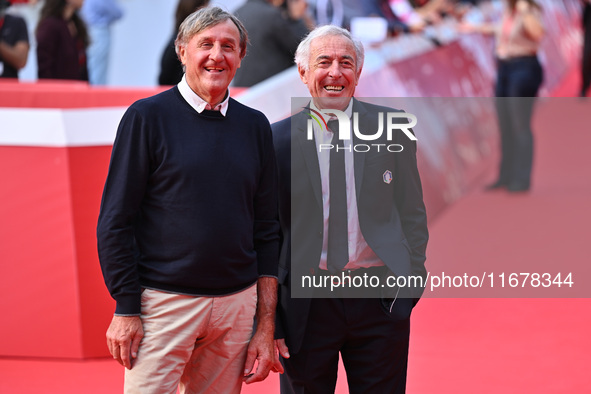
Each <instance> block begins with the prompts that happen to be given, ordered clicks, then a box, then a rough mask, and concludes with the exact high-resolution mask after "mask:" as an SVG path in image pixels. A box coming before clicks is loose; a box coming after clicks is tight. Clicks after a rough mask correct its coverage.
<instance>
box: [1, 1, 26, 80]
mask: <svg viewBox="0 0 591 394" xmlns="http://www.w3.org/2000/svg"><path fill="white" fill-rule="evenodd" d="M8 7H10V1H8V0H0V78H18V70H20V69H21V68H23V67H25V65H26V64H27V58H28V57H29V33H28V31H27V24H26V22H25V20H24V19H23V18H21V17H19V16H15V15H10V14H7V13H6V9H7V8H8Z"/></svg>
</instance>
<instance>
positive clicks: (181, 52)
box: [179, 45, 187, 65]
mask: <svg viewBox="0 0 591 394" xmlns="http://www.w3.org/2000/svg"><path fill="white" fill-rule="evenodd" d="M186 55H187V51H186V50H185V46H184V45H181V46H180V47H179V60H180V61H181V63H182V64H183V65H185V57H186Z"/></svg>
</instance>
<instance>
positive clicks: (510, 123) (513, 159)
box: [495, 56, 543, 187]
mask: <svg viewBox="0 0 591 394" xmlns="http://www.w3.org/2000/svg"><path fill="white" fill-rule="evenodd" d="M542 80H543V71H542V67H541V65H540V63H539V61H538V59H537V57H536V56H527V57H521V58H515V59H510V60H499V61H498V75H497V85H496V89H495V95H496V97H497V99H496V107H497V117H498V121H499V128H500V131H501V163H500V169H499V179H498V181H499V182H500V183H502V184H505V185H511V184H517V185H523V186H526V187H529V184H530V178H531V171H532V163H533V134H532V130H531V119H532V114H533V108H534V101H535V97H536V96H537V95H538V90H539V88H540V85H541V84H542Z"/></svg>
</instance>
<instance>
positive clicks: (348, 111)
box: [310, 98, 353, 122]
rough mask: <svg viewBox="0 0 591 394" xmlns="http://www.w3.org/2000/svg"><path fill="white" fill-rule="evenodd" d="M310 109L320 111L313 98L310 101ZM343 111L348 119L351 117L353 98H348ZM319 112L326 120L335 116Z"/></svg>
mask: <svg viewBox="0 0 591 394" xmlns="http://www.w3.org/2000/svg"><path fill="white" fill-rule="evenodd" d="M310 109H313V110H315V111H318V112H320V110H319V109H318V108H317V107H316V105H314V100H311V101H310ZM343 112H344V113H345V115H347V117H348V118H349V119H351V116H352V115H353V98H351V100H349V105H347V108H345V110H344V111H343ZM320 113H321V114H322V115H323V118H324V120H325V121H326V122H328V121H329V120H331V119H334V118H335V117H334V116H330V115H328V114H324V113H323V112H320Z"/></svg>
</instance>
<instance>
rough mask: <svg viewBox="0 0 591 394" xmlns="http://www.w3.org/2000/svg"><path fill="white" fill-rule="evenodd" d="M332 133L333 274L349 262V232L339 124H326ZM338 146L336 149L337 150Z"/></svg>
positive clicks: (330, 220) (329, 258) (330, 224)
mask: <svg viewBox="0 0 591 394" xmlns="http://www.w3.org/2000/svg"><path fill="white" fill-rule="evenodd" d="M328 128H329V129H330V130H332V131H333V133H334V135H333V137H332V145H333V146H334V148H333V149H331V151H330V169H329V175H328V176H329V190H330V191H329V196H330V207H329V213H328V250H327V266H328V270H329V271H330V272H331V273H333V274H335V273H338V272H340V271H342V270H343V268H345V265H347V263H348V262H349V246H348V244H349V242H348V237H349V231H348V228H347V186H346V181H345V151H344V148H343V140H341V139H339V138H338V137H339V123H338V121H337V120H331V121H329V122H328ZM337 146H338V149H337Z"/></svg>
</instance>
